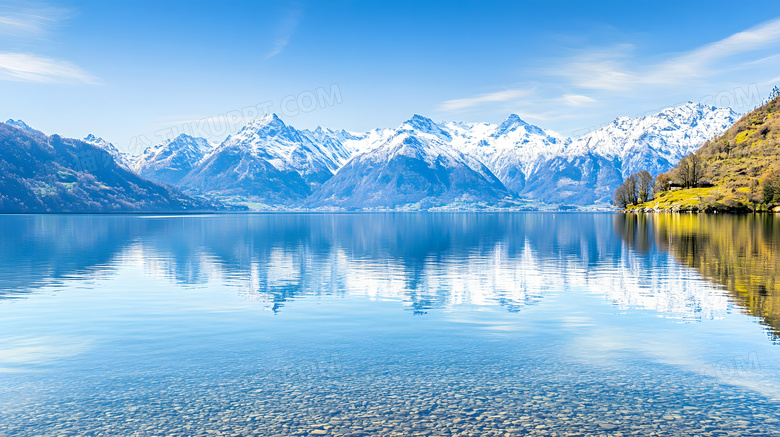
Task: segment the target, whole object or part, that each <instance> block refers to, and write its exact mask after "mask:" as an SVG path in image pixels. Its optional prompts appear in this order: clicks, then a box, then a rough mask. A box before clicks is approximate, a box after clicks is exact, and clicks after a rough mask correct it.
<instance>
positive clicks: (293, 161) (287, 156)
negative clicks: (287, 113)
mask: <svg viewBox="0 0 780 437" xmlns="http://www.w3.org/2000/svg"><path fill="white" fill-rule="evenodd" d="M334 146H337V145H334ZM331 147H332V146H331ZM331 147H326V145H323V144H320V143H317V142H314V141H312V140H311V138H310V137H309V136H307V135H305V134H304V133H302V132H300V131H298V130H296V129H295V128H294V127H292V126H288V125H286V124H285V123H284V122H283V121H282V120H280V119H279V117H277V116H276V114H270V115H266V116H264V117H262V118H258V119H256V120H254V121H252V122H250V123H249V124H247V125H246V126H244V128H243V129H241V130H240V131H239V132H238V133H237V134H236V135H233V136H230V137H228V138H227V139H226V140H225V141H224V142H223V143H222V144H221V145H220V146H219V147H218V148H217V149H216V150H215V151H214V152H213V153H220V152H221V151H222V150H227V149H234V148H238V149H243V150H245V151H248V152H249V153H251V154H252V155H253V156H256V157H258V158H262V159H264V160H266V161H268V162H269V163H270V164H271V165H273V166H274V167H275V168H276V169H277V170H279V171H283V172H285V171H289V170H294V171H296V172H298V173H299V174H300V175H301V177H303V179H304V180H306V182H307V183H309V184H310V185H312V186H313V187H314V186H318V185H319V184H321V183H323V182H325V181H326V180H328V179H329V178H330V177H331V176H333V173H334V172H335V171H336V170H337V169H338V168H339V167H340V165H339V162H342V161H343V160H344V158H341V157H340V156H341V154H342V153H341V152H340V151H339V150H334V149H332V148H331Z"/></svg>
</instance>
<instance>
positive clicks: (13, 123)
mask: <svg viewBox="0 0 780 437" xmlns="http://www.w3.org/2000/svg"><path fill="white" fill-rule="evenodd" d="M5 124H7V125H9V126H13V127H15V128H17V129H21V130H23V131H25V132H29V133H33V134H34V133H39V134H42V133H43V132H41V131H39V130H36V129H33V128H31V127H30V126H28V125H27V123H25V122H23V121H22V120H14V119H10V118H9V119H8V121H6V122H5Z"/></svg>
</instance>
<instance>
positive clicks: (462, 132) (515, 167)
mask: <svg viewBox="0 0 780 437" xmlns="http://www.w3.org/2000/svg"><path fill="white" fill-rule="evenodd" d="M445 126H446V127H447V128H448V130H449V131H450V132H451V133H452V137H453V140H452V142H451V144H452V146H453V147H455V148H456V149H458V150H460V151H461V152H463V153H466V154H468V155H471V156H473V157H475V158H477V159H479V160H480V161H482V162H483V163H484V164H485V165H486V166H487V167H488V168H489V169H490V170H491V171H492V172H493V173H494V174H495V175H496V176H498V178H499V179H500V180H501V182H503V183H504V185H506V186H507V188H509V189H510V190H513V191H520V190H522V189H523V187H524V186H525V182H526V178H527V175H529V174H531V173H533V171H534V170H535V169H536V168H537V167H538V166H539V165H540V164H541V162H543V161H544V160H547V159H550V158H552V157H554V156H559V155H562V154H563V153H564V152H565V149H566V147H567V146H568V145H569V143H570V142H571V140H569V139H568V138H565V137H563V136H562V135H559V134H557V133H555V132H553V131H550V130H545V129H542V128H539V127H537V126H534V125H532V124H529V123H526V122H525V121H523V120H521V119H520V117H518V116H517V115H515V114H512V115H510V116H509V117H508V118H507V119H506V120H505V121H504V122H503V123H501V124H500V125H494V124H489V123H474V124H466V123H453V122H450V123H446V124H445Z"/></svg>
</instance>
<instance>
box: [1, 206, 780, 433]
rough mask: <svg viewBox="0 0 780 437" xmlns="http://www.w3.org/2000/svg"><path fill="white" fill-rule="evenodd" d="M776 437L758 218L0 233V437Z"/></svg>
mask: <svg viewBox="0 0 780 437" xmlns="http://www.w3.org/2000/svg"><path fill="white" fill-rule="evenodd" d="M723 431H728V433H729V434H732V435H761V436H765V435H780V219H776V218H774V217H771V216H726V215H719V216H718V215H716V216H711V215H658V216H647V217H637V216H624V215H622V214H584V213H577V214H575V213H572V214H554V213H452V214H450V213H419V214H417V213H398V214H254V215H253V214H248V215H206V216H140V215H107V216H90V215H47V216H37V215H29V216H25V215H17V216H0V435H9V436H17V435H18V436H27V435H30V436H32V435H114V436H119V435H150V436H151V435H366V436H370V435H474V436H477V435H480V436H482V435H524V434H539V435H556V434H557V435H592V434H598V435H621V434H622V435H630V434H639V435H681V436H692V435H726V433H725V432H723Z"/></svg>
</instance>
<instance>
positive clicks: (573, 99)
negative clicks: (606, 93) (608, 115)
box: [561, 94, 596, 106]
mask: <svg viewBox="0 0 780 437" xmlns="http://www.w3.org/2000/svg"><path fill="white" fill-rule="evenodd" d="M561 101H562V102H563V104H564V105H566V106H586V105H589V104H591V103H595V102H596V99H594V98H592V97H588V96H583V95H581V94H565V95H563V96H562V97H561Z"/></svg>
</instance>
